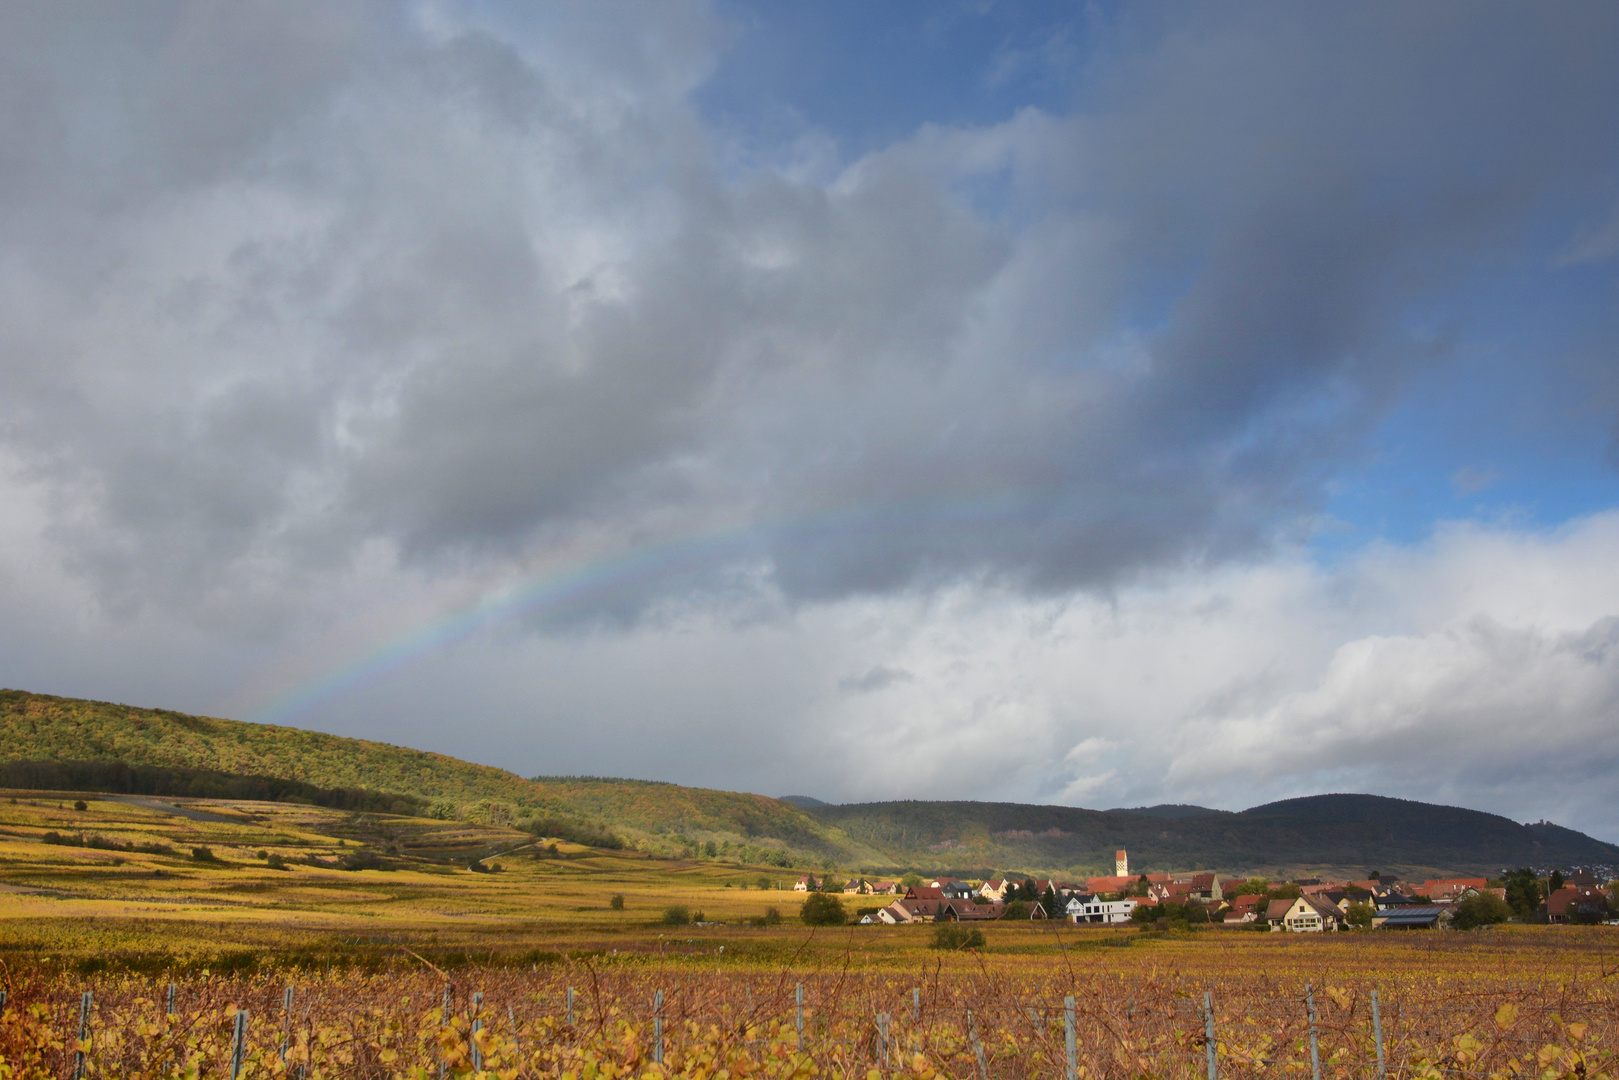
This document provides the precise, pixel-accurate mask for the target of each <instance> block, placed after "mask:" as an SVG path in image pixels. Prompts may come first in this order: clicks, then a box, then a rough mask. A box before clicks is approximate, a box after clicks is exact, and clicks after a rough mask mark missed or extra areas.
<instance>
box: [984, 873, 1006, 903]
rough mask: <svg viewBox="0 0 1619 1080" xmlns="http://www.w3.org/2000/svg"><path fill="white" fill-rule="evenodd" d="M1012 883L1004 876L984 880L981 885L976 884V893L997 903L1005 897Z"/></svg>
mask: <svg viewBox="0 0 1619 1080" xmlns="http://www.w3.org/2000/svg"><path fill="white" fill-rule="evenodd" d="M1012 884H1013V883H1012V882H1010V881H1008V880H1006V879H1005V878H996V879H995V880H994V881H986V882H984V883H983V884H982V885H980V886H978V895H979V896H982V897H983V898H984V899H985V900H988V901H990V902H992V903H999V902H1000V901H1002V900H1005V899H1006V892H1007V890H1008V889H1010V888H1011V887H1012Z"/></svg>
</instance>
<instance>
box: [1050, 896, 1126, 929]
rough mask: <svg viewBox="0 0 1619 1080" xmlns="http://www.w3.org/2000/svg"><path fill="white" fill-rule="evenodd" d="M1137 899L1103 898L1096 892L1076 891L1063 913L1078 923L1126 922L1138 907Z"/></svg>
mask: <svg viewBox="0 0 1619 1080" xmlns="http://www.w3.org/2000/svg"><path fill="white" fill-rule="evenodd" d="M1138 903H1139V901H1137V900H1131V899H1126V900H1103V899H1102V898H1101V897H1099V896H1097V895H1096V894H1094V893H1076V894H1075V895H1074V896H1073V897H1072V898H1071V899H1069V901H1068V903H1067V904H1066V905H1065V906H1064V908H1063V914H1065V915H1067V916H1068V918H1069V919H1071V920H1072V921H1074V922H1076V923H1124V922H1129V921H1130V913H1131V912H1133V911H1134V910H1135V909H1136V905H1137V904H1138Z"/></svg>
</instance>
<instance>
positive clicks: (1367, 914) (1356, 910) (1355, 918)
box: [1344, 901, 1377, 930]
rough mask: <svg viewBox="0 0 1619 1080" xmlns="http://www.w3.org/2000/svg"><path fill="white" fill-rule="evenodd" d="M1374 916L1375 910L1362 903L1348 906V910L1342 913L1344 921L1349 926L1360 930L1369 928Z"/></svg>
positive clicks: (1369, 905)
mask: <svg viewBox="0 0 1619 1080" xmlns="http://www.w3.org/2000/svg"><path fill="white" fill-rule="evenodd" d="M1376 914H1377V909H1376V908H1374V907H1373V906H1372V905H1371V904H1368V903H1366V902H1364V901H1362V902H1360V903H1355V904H1350V905H1349V910H1348V911H1346V912H1345V913H1344V921H1346V922H1347V923H1349V925H1350V926H1355V927H1359V928H1360V929H1362V930H1365V929H1368V928H1370V927H1371V925H1372V916H1374V915H1376Z"/></svg>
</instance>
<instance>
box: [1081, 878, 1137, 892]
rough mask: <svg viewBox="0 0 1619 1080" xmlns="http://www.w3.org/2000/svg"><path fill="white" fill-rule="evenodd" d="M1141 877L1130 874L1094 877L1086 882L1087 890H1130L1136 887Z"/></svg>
mask: <svg viewBox="0 0 1619 1080" xmlns="http://www.w3.org/2000/svg"><path fill="white" fill-rule="evenodd" d="M1138 880H1139V879H1137V878H1133V877H1131V876H1130V875H1128V874H1122V875H1115V876H1113V877H1093V878H1089V879H1087V880H1086V882H1085V891H1086V892H1088V893H1122V892H1129V891H1130V890H1131V889H1134V888H1135V887H1136V882H1137V881H1138Z"/></svg>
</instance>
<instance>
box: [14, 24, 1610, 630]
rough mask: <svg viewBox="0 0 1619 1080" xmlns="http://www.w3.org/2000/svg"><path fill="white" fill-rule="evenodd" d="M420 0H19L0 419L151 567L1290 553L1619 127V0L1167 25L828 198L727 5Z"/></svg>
mask: <svg viewBox="0 0 1619 1080" xmlns="http://www.w3.org/2000/svg"><path fill="white" fill-rule="evenodd" d="M423 11H424V12H426V14H422V15H421V16H420V17H419V18H414V21H413V19H407V18H403V17H399V16H397V15H396V13H395V12H394V10H393V9H391V8H374V7H368V6H363V5H356V6H345V5H330V4H320V5H312V6H309V7H307V8H302V7H299V6H296V5H286V4H263V5H248V6H246V7H243V6H239V5H229V6H221V5H214V4H207V3H195V4H176V5H153V6H150V7H141V8H136V7H131V6H124V5H120V6H118V7H116V8H113V9H111V10H110V13H109V12H106V11H91V10H89V9H79V8H69V7H62V6H48V7H46V6H40V7H33V8H24V7H21V6H17V7H12V8H9V9H8V10H7V11H6V13H5V14H4V15H3V16H0V18H4V19H5V20H6V23H7V25H5V26H4V27H3V28H0V41H4V43H5V44H4V45H3V46H0V48H3V49H4V50H5V53H4V55H5V63H3V64H0V148H3V149H0V154H3V155H4V157H3V158H0V190H3V191H4V193H5V198H4V200H3V201H4V209H3V210H0V222H3V223H4V224H3V226H0V229H3V232H0V245H3V263H0V275H3V280H4V283H5V286H6V288H5V292H6V293H7V296H6V298H5V299H0V315H3V322H0V348H3V350H4V357H5V360H4V364H5V367H4V377H5V380H6V388H7V394H6V401H5V404H4V405H0V410H3V414H0V421H3V423H4V429H3V431H4V439H5V442H6V446H7V447H8V449H9V450H10V451H11V452H12V454H13V455H15V457H16V459H17V460H18V461H20V462H21V463H22V464H23V466H24V467H25V468H26V470H27V471H28V475H29V476H31V477H33V478H35V479H37V480H40V481H42V482H44V483H46V484H47V485H48V486H49V488H50V490H51V505H52V506H53V508H54V510H53V513H54V515H55V518H54V523H53V525H52V535H53V536H55V537H56V538H57V540H58V542H59V543H61V544H62V546H63V550H64V552H65V553H66V556H67V557H68V558H69V559H70V560H71V561H72V563H73V565H75V566H76V567H78V568H80V569H81V570H82V571H83V572H85V573H87V574H89V575H91V576H92V578H93V579H94V580H95V581H96V582H98V585H99V587H100V588H101V589H102V590H103V592H104V594H105V596H106V597H107V598H108V599H109V600H113V601H117V602H120V603H124V604H136V605H138V604H140V603H143V602H156V603H159V604H165V605H167V604H172V605H176V606H178V607H180V608H185V607H188V606H193V605H195V606H198V607H199V608H210V607H211V608H213V609H219V610H224V609H231V610H237V609H238V607H239V605H240V604H241V603H242V602H248V601H250V602H251V603H254V604H258V603H268V602H269V601H267V600H264V599H263V598H264V597H265V596H268V595H271V594H273V595H275V596H277V597H280V598H282V599H281V600H279V601H277V602H278V603H290V602H293V601H288V600H287V599H286V598H287V597H289V596H295V595H296V593H297V592H298V590H299V589H309V588H314V587H316V585H315V582H316V577H317V576H318V575H319V574H320V573H325V572H336V570H337V569H338V568H340V567H341V566H342V565H343V564H344V563H345V561H346V560H348V559H351V558H355V557H357V553H358V552H359V551H360V550H361V549H362V548H363V547H364V546H365V545H367V544H368V543H372V542H376V541H379V540H380V541H385V542H387V543H389V544H391V545H395V546H396V547H397V550H398V551H399V552H401V553H402V557H403V558H404V559H405V560H407V561H409V562H413V563H416V564H420V565H427V566H437V565H443V564H448V563H453V564H456V565H465V564H466V563H468V562H470V563H471V564H473V565H477V564H479V563H481V562H484V561H487V560H496V561H499V560H503V559H508V558H514V557H522V556H523V555H524V554H525V553H531V552H533V551H534V550H536V549H545V548H548V547H549V546H551V545H566V544H578V543H580V542H581V538H584V537H589V538H593V539H592V541H591V542H592V543H595V544H597V545H598V546H599V547H601V548H603V549H611V548H613V547H618V546H628V545H634V544H641V543H650V542H656V541H658V540H660V539H662V538H666V537H669V536H679V535H685V534H691V533H698V534H701V533H704V532H706V531H712V530H727V531H731V532H740V533H743V534H746V533H748V532H749V531H750V530H752V532H753V535H754V536H755V539H754V540H753V541H752V542H751V545H746V546H745V547H744V549H743V550H744V551H745V554H746V555H747V556H748V557H751V558H763V559H765V560H767V561H768V563H769V565H770V566H771V567H772V580H773V581H774V582H775V583H776V584H777V585H779V586H780V587H782V588H783V589H784V590H785V591H786V592H787V593H788V594H789V595H790V596H794V597H807V598H832V597H839V596H845V595H848V594H850V593H855V592H881V591H884V590H891V589H895V588H900V587H904V586H907V585H912V584H916V583H918V582H924V583H938V582H942V581H947V580H952V579H956V578H960V577H962V576H974V577H982V576H985V575H987V576H989V577H991V578H1000V579H1004V580H1008V581H1011V582H1013V583H1015V584H1018V585H1019V586H1023V587H1029V588H1035V589H1040V590H1048V589H1057V590H1060V589H1067V588H1072V587H1075V586H1079V587H1086V586H1098V585H1107V584H1111V583H1114V582H1116V581H1118V580H1120V579H1123V578H1127V577H1128V576H1130V575H1131V574H1133V573H1136V572H1138V571H1140V570H1143V569H1145V568H1151V567H1154V566H1159V565H1163V564H1165V563H1173V562H1176V561H1180V560H1184V559H1186V558H1188V557H1193V558H1197V557H1203V558H1216V559H1217V558H1223V557H1228V556H1231V555H1234V554H1242V553H1248V552H1252V551H1254V550H1256V549H1258V548H1262V547H1263V546H1264V545H1266V544H1267V543H1268V542H1269V541H1270V540H1271V538H1272V537H1273V536H1274V535H1275V534H1276V531H1277V530H1278V528H1280V527H1283V526H1285V525H1287V524H1288V523H1290V522H1292V521H1294V520H1296V519H1297V517H1298V516H1299V515H1300V514H1301V513H1307V512H1310V511H1312V510H1314V509H1316V508H1318V507H1319V506H1320V505H1321V502H1322V491H1323V482H1324V480H1325V478H1326V476H1327V475H1328V474H1329V472H1330V471H1331V470H1332V469H1333V468H1334V467H1335V466H1337V465H1339V464H1341V463H1342V462H1343V461H1344V460H1346V459H1347V458H1350V457H1352V456H1353V455H1355V454H1356V453H1358V452H1359V448H1360V446H1361V445H1362V436H1363V435H1364V433H1365V431H1366V429H1367V427H1368V425H1369V424H1371V423H1373V422H1374V421H1375V420H1376V419H1377V418H1378V417H1379V416H1380V415H1382V413H1383V410H1385V409H1386V408H1387V406H1388V404H1389V402H1390V401H1391V400H1393V399H1394V397H1395V396H1396V395H1397V394H1398V392H1399V389H1400V387H1401V385H1402V383H1403V382H1404V380H1406V379H1407V378H1409V377H1410V375H1411V374H1412V373H1413V372H1414V371H1418V370H1422V369H1423V368H1424V366H1425V365H1427V364H1429V363H1431V362H1432V358H1433V357H1434V356H1435V355H1438V354H1440V353H1441V352H1442V349H1443V336H1442V335H1440V336H1438V337H1436V336H1435V335H1433V334H1432V333H1429V332H1428V331H1426V330H1413V326H1419V327H1420V326H1428V325H1432V324H1434V323H1436V322H1437V323H1443V321H1444V317H1445V313H1446V311H1447V305H1448V304H1450V302H1451V301H1452V298H1453V291H1454V290H1456V289H1458V288H1459V287H1460V284H1459V283H1460V282H1462V281H1463V279H1465V278H1466V277H1467V275H1469V274H1471V273H1475V272H1476V270H1475V268H1476V267H1477V266H1479V265H1488V264H1490V263H1491V262H1503V261H1504V262H1508V263H1512V264H1514V265H1517V264H1519V263H1522V262H1524V261H1525V260H1530V261H1533V260H1534V259H1539V258H1541V255H1540V254H1538V253H1536V252H1535V250H1534V248H1533V244H1532V242H1531V241H1530V240H1529V239H1526V237H1531V236H1532V234H1534V232H1535V230H1536V229H1537V228H1540V227H1544V226H1545V225H1546V223H1547V221H1550V222H1551V224H1552V225H1559V226H1567V227H1570V228H1572V227H1573V225H1574V224H1576V223H1577V222H1576V221H1575V220H1574V219H1575V218H1577V217H1578V216H1579V213H1580V212H1582V211H1584V210H1588V211H1589V212H1590V213H1591V214H1596V213H1597V212H1598V211H1600V210H1602V209H1604V208H1605V207H1607V206H1608V205H1609V204H1610V202H1611V197H1612V193H1613V190H1614V187H1615V180H1616V161H1619V155H1616V148H1615V139H1616V135H1615V132H1619V115H1616V113H1619V85H1616V75H1615V68H1614V65H1613V64H1612V63H1611V57H1612V55H1613V52H1614V47H1615V46H1616V45H1619V34H1616V20H1619V15H1616V14H1615V12H1614V10H1613V9H1612V8H1611V7H1605V6H1597V5H1575V4H1569V5H1560V6H1558V7H1555V8H1548V9H1526V8H1522V7H1499V8H1486V7H1481V6H1469V7H1467V8H1465V9H1462V8H1442V7H1437V6H1436V7H1426V8H1421V9H1414V10H1413V9H1399V8H1384V9H1354V10H1350V11H1337V10H1333V11H1328V10H1325V9H1319V8H1296V7H1293V6H1287V5H1283V6H1279V7H1253V8H1245V9H1242V10H1235V9H1230V8H1222V9H1219V10H1212V9H1211V10H1209V11H1206V12H1204V13H1203V14H1201V15H1195V16H1189V17H1184V18H1175V19H1171V18H1169V17H1168V16H1159V17H1158V18H1159V20H1160V21H1158V22H1156V23H1155V24H1154V25H1139V26H1138V25H1134V24H1133V23H1132V22H1131V18H1132V17H1127V18H1126V21H1125V23H1124V24H1122V25H1118V26H1112V27H1098V30H1097V32H1098V35H1099V38H1100V39H1102V40H1106V41H1107V43H1108V44H1107V50H1108V53H1107V56H1108V58H1107V59H1106V60H1105V61H1104V60H1102V59H1098V60H1097V61H1096V62H1095V66H1096V72H1095V75H1094V76H1093V77H1092V78H1091V80H1090V81H1089V83H1088V85H1087V89H1086V91H1085V92H1084V94H1082V95H1081V97H1080V98H1079V100H1078V101H1076V103H1075V106H1074V109H1073V111H1072V113H1071V114H1069V115H1064V116H1052V115H1045V114H1041V113H1036V112H1025V113H1022V114H1019V115H1018V116H1016V117H1013V118H1010V119H1008V120H1007V122H1006V123H1004V124H1002V125H999V126H996V127H992V128H985V129H973V130H951V129H948V128H938V129H927V130H924V131H922V132H919V133H918V134H917V135H916V137H915V138H913V139H911V140H909V141H908V142H906V143H903V144H900V145H896V146H894V147H891V148H889V149H887V150H885V151H883V152H881V153H878V154H875V155H873V156H871V157H870V158H868V159H865V160H863V161H860V162H858V163H854V164H853V165H852V166H851V167H850V168H848V169H847V170H846V171H844V172H843V173H842V174H841V175H840V176H838V177H836V178H835V179H834V180H832V181H831V182H827V183H817V182H812V181H809V180H805V179H802V178H798V177H796V176H793V175H789V174H788V173H786V172H782V173H776V172H772V171H769V170H759V171H754V172H751V173H748V174H746V175H742V176H734V175H727V174H724V173H722V171H721V170H720V168H719V167H718V166H717V164H716V159H715V152H714V150H713V148H712V147H711V146H710V144H709V141H708V135H707V133H706V132H705V130H704V127H703V124H702V118H701V117H700V116H699V115H698V114H697V113H696V112H695V111H694V110H693V107H692V106H691V104H690V103H689V94H690V91H691V90H692V89H693V88H694V87H695V86H697V85H698V84H699V83H700V82H701V80H702V79H703V77H704V75H705V72H706V71H707V70H708V65H709V63H710V61H711V58H712V55H713V49H714V45H713V43H714V42H715V41H718V40H720V39H721V38H722V37H723V34H722V33H721V30H720V28H719V27H718V26H717V24H716V23H715V21H714V20H713V19H711V18H710V17H709V16H708V15H707V14H705V13H704V12H703V11H701V10H699V9H688V8H679V7H674V8H667V9H660V10H659V11H658V13H657V15H656V17H653V18H648V19H645V20H644V21H642V15H641V11H642V9H640V8H623V9H620V8H614V7H611V6H603V7H601V8H598V9H594V10H593V12H592V13H591V14H590V15H588V16H579V17H572V18H571V21H562V22H559V23H557V24H556V25H545V26H542V27H540V28H539V29H538V30H536V31H535V34H534V40H531V41H516V40H508V39H506V38H504V37H502V36H501V35H500V34H498V33H496V32H494V31H490V30H482V29H477V28H474V27H468V26H463V25H460V24H457V23H456V22H455V20H454V18H453V17H452V16H450V15H446V14H444V13H442V12H441V13H437V14H434V13H433V12H432V10H431V9H423ZM109 14H110V15H112V16H113V17H109V18H103V16H108V15H109ZM626 20H628V21H629V22H630V23H634V24H635V25H637V26H639V27H640V28H641V29H642V31H643V32H642V33H640V34H638V35H634V36H633V37H626V36H625V35H623V34H620V33H618V32H617V31H618V30H619V29H622V25H621V24H623V23H624V22H625V21H626ZM1564 239H1565V238H1564V237H1559V238H1558V243H1559V244H1561V243H1562V242H1563V240H1564ZM1546 258H1547V260H1548V261H1549V258H1550V255H1549V254H1548V255H1547V256H1546ZM1548 272H1550V271H1548ZM733 550H736V549H733ZM714 569H715V570H716V572H718V571H723V570H725V569H727V567H723V566H720V567H715V568H714ZM716 580H725V579H723V578H717V579H716ZM689 584H690V582H689V581H685V582H683V584H682V587H685V586H686V585H689ZM650 588H651V590H652V592H653V593H656V591H657V584H656V583H652V585H651V586H650Z"/></svg>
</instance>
